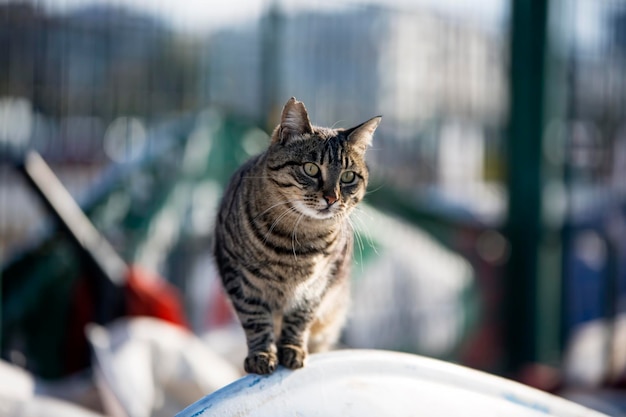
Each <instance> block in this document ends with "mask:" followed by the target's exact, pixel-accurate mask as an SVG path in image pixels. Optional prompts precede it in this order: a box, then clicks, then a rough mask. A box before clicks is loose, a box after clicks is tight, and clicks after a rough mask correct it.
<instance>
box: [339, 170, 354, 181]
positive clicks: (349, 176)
mask: <svg viewBox="0 0 626 417" xmlns="http://www.w3.org/2000/svg"><path fill="white" fill-rule="evenodd" d="M355 178H356V174H355V173H354V171H345V172H344V173H343V174H341V182H343V183H345V184H349V183H351V182H352V181H354V179H355Z"/></svg>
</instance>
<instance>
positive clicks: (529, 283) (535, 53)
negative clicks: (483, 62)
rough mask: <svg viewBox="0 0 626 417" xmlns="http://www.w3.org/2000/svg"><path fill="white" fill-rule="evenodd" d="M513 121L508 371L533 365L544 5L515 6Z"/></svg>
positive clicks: (536, 0)
mask: <svg viewBox="0 0 626 417" xmlns="http://www.w3.org/2000/svg"><path fill="white" fill-rule="evenodd" d="M512 6H513V8H512V12H513V13H512V29H511V70H510V71H511V72H510V74H511V119H510V125H509V137H508V155H507V162H508V170H509V171H508V190H509V209H508V224H507V228H506V231H507V234H508V239H509V241H510V244H511V257H510V261H509V264H508V270H507V276H506V277H505V279H506V283H505V288H506V290H505V291H506V298H505V317H506V320H505V345H506V351H507V363H506V368H507V370H508V371H516V370H518V369H519V368H520V367H521V366H522V365H523V364H524V363H527V362H532V361H535V360H536V359H537V354H538V352H537V333H538V326H537V322H538V320H539V319H540V317H538V314H537V313H538V311H537V303H538V299H537V298H538V294H537V289H538V276H539V274H538V272H539V246H540V240H541V204H542V202H541V166H542V163H541V159H542V158H541V154H542V152H541V150H542V145H541V144H542V136H543V126H544V80H545V73H544V63H545V52H546V41H547V14H548V7H547V0H513V3H512Z"/></svg>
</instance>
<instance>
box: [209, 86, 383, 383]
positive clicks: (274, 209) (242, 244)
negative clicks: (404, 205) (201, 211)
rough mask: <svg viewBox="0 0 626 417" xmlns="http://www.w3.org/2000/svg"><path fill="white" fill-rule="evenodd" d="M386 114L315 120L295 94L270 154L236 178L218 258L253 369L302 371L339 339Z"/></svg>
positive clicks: (227, 197) (223, 211)
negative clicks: (357, 226)
mask: <svg viewBox="0 0 626 417" xmlns="http://www.w3.org/2000/svg"><path fill="white" fill-rule="evenodd" d="M381 119H382V118H381V116H377V117H374V118H371V119H369V120H368V121H366V122H364V123H362V124H360V125H358V126H356V127H353V128H351V129H332V128H326V127H318V126H313V125H312V124H311V122H310V121H309V116H308V113H307V110H306V108H305V106H304V104H303V103H302V102H300V101H297V100H296V99H295V98H293V97H292V98H291V99H289V100H288V101H287V103H286V104H285V106H284V108H283V111H282V115H281V120H280V124H279V125H278V126H277V127H276V128H275V129H274V131H273V133H272V136H271V142H270V144H269V147H268V148H267V150H266V151H265V152H263V153H261V154H260V155H257V156H255V157H253V158H251V159H250V160H248V162H246V163H245V164H244V165H243V166H241V167H240V168H239V169H238V170H237V171H236V172H235V174H234V175H233V176H232V178H231V180H230V184H229V185H228V187H227V189H226V191H225V193H224V196H223V198H222V201H221V204H220V207H219V211H218V215H217V221H216V226H215V245H214V255H215V260H216V263H217V266H218V270H219V274H220V276H221V280H222V284H223V287H224V289H225V291H226V293H227V294H228V296H229V298H230V301H231V304H232V306H233V307H234V310H235V312H236V313H237V316H238V318H239V321H240V323H241V325H242V327H243V329H244V331H245V334H246V340H247V346H248V354H247V357H246V358H245V361H244V369H245V371H246V372H248V373H256V374H270V373H272V372H273V371H274V370H275V369H276V367H277V366H278V364H279V363H280V364H281V365H283V366H285V367H286V368H290V369H298V368H301V367H302V366H304V363H305V359H306V357H307V354H308V353H314V352H321V351H325V350H328V349H330V348H331V347H332V346H333V345H334V344H335V343H336V341H337V340H338V338H339V336H340V332H341V329H342V327H343V325H344V322H345V320H346V313H347V309H348V304H349V275H350V265H351V262H352V259H351V258H352V245H353V236H352V229H351V227H350V223H349V220H348V215H349V214H350V212H351V211H352V210H353V209H354V208H355V206H356V205H357V204H358V203H359V202H360V201H361V200H362V198H363V196H364V195H365V190H366V187H367V183H368V175H369V174H368V168H367V166H366V163H365V152H366V149H367V148H368V146H370V145H371V142H372V138H373V135H374V131H375V130H376V128H377V127H378V125H379V123H380V121H381Z"/></svg>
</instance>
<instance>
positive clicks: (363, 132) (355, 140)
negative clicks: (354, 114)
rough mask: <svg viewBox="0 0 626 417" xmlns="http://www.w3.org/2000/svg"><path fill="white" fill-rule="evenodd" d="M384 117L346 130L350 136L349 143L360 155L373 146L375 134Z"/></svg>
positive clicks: (374, 118)
mask: <svg viewBox="0 0 626 417" xmlns="http://www.w3.org/2000/svg"><path fill="white" fill-rule="evenodd" d="M382 118H383V117H382V116H376V117H372V118H371V119H369V120H368V121H367V122H364V123H361V124H360V125H358V126H356V127H353V128H352V129H348V130H346V133H347V134H348V143H349V144H350V146H351V147H352V149H354V150H356V151H357V152H359V153H360V154H364V153H365V151H366V150H367V147H368V146H370V145H371V144H372V139H373V138H374V132H375V131H376V128H377V127H378V125H379V124H380V121H381V120H382Z"/></svg>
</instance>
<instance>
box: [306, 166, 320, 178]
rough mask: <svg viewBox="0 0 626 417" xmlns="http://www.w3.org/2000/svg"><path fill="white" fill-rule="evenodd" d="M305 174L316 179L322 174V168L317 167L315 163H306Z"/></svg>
mask: <svg viewBox="0 0 626 417" xmlns="http://www.w3.org/2000/svg"><path fill="white" fill-rule="evenodd" d="M303 168H304V173H305V174H306V175H308V176H310V177H316V176H317V174H319V173H320V167H318V166H317V165H315V164H314V163H313V162H306V163H305V164H304V165H303Z"/></svg>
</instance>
